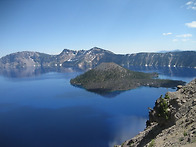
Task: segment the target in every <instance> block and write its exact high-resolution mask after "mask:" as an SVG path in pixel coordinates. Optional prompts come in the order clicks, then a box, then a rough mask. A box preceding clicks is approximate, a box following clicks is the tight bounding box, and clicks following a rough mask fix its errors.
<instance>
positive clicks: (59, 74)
mask: <svg viewBox="0 0 196 147" xmlns="http://www.w3.org/2000/svg"><path fill="white" fill-rule="evenodd" d="M131 69H133V70H136V71H144V72H154V71H156V72H158V73H159V74H160V78H164V79H166V78H167V79H175V80H183V81H186V82H190V81H191V80H193V79H194V78H195V77H196V69H190V68H162V69H155V68H135V67H134V68H133V67H132V68H131ZM1 73H2V74H1V75H0V146H1V147H78V146H80V147H113V146H114V145H115V144H121V143H123V142H124V141H125V140H127V139H130V138H131V137H133V136H135V135H136V134H138V133H139V132H140V131H142V130H143V129H144V128H145V122H146V120H147V118H148V109H147V108H148V107H153V106H154V103H155V100H156V99H157V98H159V97H160V95H164V94H165V93H166V92H167V91H175V89H167V88H150V87H140V88H137V89H134V90H129V91H124V92H121V93H114V94H111V95H105V96H103V95H99V94H96V93H92V92H88V91H86V90H84V89H81V88H77V87H73V86H72V85H70V83H69V81H70V79H71V78H74V77H75V76H77V75H79V74H81V73H82V72H75V71H72V70H63V71H58V70H55V71H44V72H42V70H31V69H30V70H28V71H6V72H5V71H4V72H1Z"/></svg>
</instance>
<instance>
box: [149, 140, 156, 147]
mask: <svg viewBox="0 0 196 147" xmlns="http://www.w3.org/2000/svg"><path fill="white" fill-rule="evenodd" d="M153 146H155V140H154V139H152V140H151V142H150V144H149V146H148V147H153Z"/></svg>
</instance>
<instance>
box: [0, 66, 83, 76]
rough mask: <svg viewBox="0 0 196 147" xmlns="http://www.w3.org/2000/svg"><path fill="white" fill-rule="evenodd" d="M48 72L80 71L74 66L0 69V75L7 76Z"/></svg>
mask: <svg viewBox="0 0 196 147" xmlns="http://www.w3.org/2000/svg"><path fill="white" fill-rule="evenodd" d="M49 72H59V73H70V72H81V71H80V70H78V69H74V68H63V67H56V68H55V67H48V68H42V67H28V68H8V69H0V75H3V76H6V77H9V78H25V77H35V76H38V75H41V74H45V73H49Z"/></svg>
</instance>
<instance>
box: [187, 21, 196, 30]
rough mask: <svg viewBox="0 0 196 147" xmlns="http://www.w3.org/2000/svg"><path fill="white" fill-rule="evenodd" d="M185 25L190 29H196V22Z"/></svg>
mask: <svg viewBox="0 0 196 147" xmlns="http://www.w3.org/2000/svg"><path fill="white" fill-rule="evenodd" d="M185 25H186V26H187V27H189V28H196V21H192V22H190V23H185Z"/></svg>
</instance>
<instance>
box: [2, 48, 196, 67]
mask: <svg viewBox="0 0 196 147" xmlns="http://www.w3.org/2000/svg"><path fill="white" fill-rule="evenodd" d="M102 62H114V63H116V64H119V65H121V66H124V67H130V66H152V67H189V68H196V51H178V52H167V53H136V54H126V55H120V54H114V53H113V52H111V51H108V50H104V49H101V48H98V47H94V48H92V49H90V50H79V51H74V50H69V49H64V50H63V51H62V52H61V53H60V54H58V55H49V54H45V53H39V52H29V51H23V52H17V53H13V54H9V55H7V56H4V57H2V58H0V68H26V67H30V66H34V67H72V68H77V69H82V70H87V69H92V68H94V67H96V66H97V65H99V64H100V63H102Z"/></svg>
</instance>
